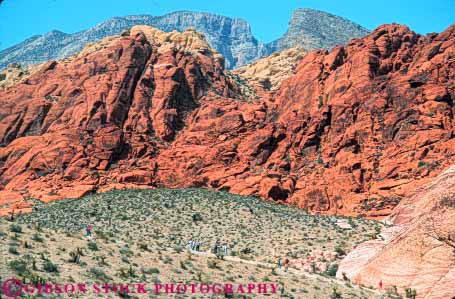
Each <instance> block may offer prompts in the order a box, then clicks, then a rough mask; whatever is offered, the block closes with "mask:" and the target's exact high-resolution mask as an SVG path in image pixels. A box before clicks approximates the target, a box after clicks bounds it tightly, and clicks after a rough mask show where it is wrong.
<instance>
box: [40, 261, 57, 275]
mask: <svg viewBox="0 0 455 299" xmlns="http://www.w3.org/2000/svg"><path fill="white" fill-rule="evenodd" d="M43 270H44V271H46V272H48V273H57V272H58V267H57V265H55V264H54V263H52V262H51V261H45V262H44V264H43Z"/></svg>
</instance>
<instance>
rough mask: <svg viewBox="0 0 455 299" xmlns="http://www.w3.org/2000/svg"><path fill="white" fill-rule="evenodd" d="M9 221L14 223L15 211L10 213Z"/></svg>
mask: <svg viewBox="0 0 455 299" xmlns="http://www.w3.org/2000/svg"><path fill="white" fill-rule="evenodd" d="M9 215H10V217H9V221H14V209H13V210H12V211H11V212H10V213H9Z"/></svg>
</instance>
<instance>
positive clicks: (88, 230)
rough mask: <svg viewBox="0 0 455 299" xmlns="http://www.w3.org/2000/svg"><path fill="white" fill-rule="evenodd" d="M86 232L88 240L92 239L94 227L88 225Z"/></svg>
mask: <svg viewBox="0 0 455 299" xmlns="http://www.w3.org/2000/svg"><path fill="white" fill-rule="evenodd" d="M85 231H86V233H87V238H91V237H92V226H91V225H90V223H88V224H87V227H86V228H85Z"/></svg>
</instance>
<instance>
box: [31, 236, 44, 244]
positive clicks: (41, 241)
mask: <svg viewBox="0 0 455 299" xmlns="http://www.w3.org/2000/svg"><path fill="white" fill-rule="evenodd" d="M32 240H33V241H35V242H40V243H43V242H44V239H43V238H42V237H41V236H40V235H39V234H33V236H32Z"/></svg>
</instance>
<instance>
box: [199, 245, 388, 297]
mask: <svg viewBox="0 0 455 299" xmlns="http://www.w3.org/2000/svg"><path fill="white" fill-rule="evenodd" d="M191 253H192V254H195V255H200V256H207V257H213V258H216V255H215V254H213V253H210V252H204V251H193V250H192V251H191ZM224 260H225V261H230V262H234V263H243V264H249V265H257V266H262V267H264V268H269V269H276V265H275V264H270V263H264V262H258V261H250V260H244V259H241V258H238V257H235V256H224ZM275 272H276V274H278V275H281V276H284V275H289V274H293V275H296V276H302V277H307V278H313V279H316V280H321V281H326V282H328V283H334V284H338V285H345V282H344V281H341V280H338V279H330V278H327V277H324V276H322V275H318V274H313V273H309V272H306V271H303V270H298V269H295V268H291V267H289V270H288V272H285V271H284V270H283V269H276V270H275ZM352 288H354V289H358V290H363V291H365V292H368V293H370V294H372V295H377V296H378V297H377V298H385V297H384V293H383V292H380V291H378V290H372V289H368V288H362V287H360V286H358V285H355V284H352Z"/></svg>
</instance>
